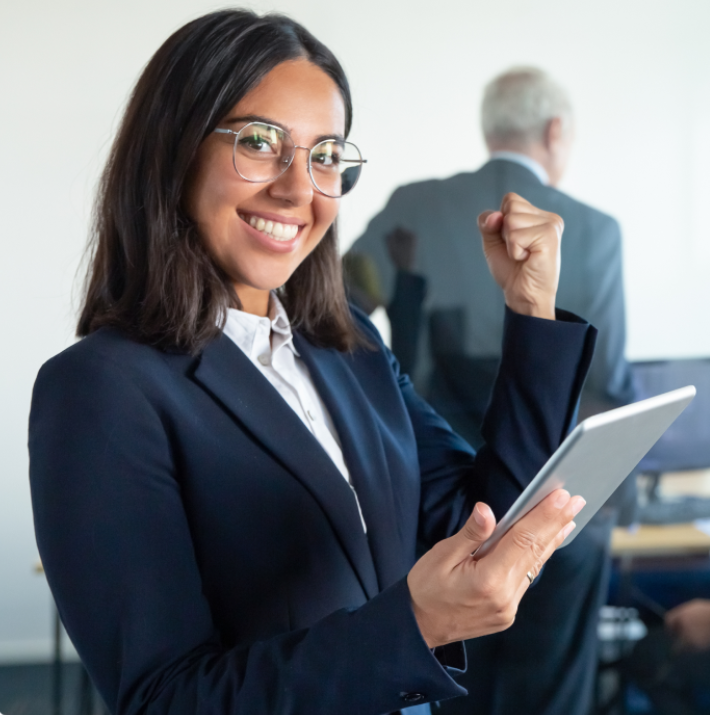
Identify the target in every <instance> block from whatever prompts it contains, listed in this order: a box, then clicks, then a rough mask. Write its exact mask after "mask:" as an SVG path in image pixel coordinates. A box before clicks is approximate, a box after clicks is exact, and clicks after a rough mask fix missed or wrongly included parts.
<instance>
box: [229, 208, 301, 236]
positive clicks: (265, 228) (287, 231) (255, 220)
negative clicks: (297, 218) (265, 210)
mask: <svg viewBox="0 0 710 715" xmlns="http://www.w3.org/2000/svg"><path fill="white" fill-rule="evenodd" d="M237 215H238V216H239V218H240V219H241V220H242V221H245V222H246V223H248V224H249V225H250V226H251V227H252V228H255V229H256V230H257V231H260V232H261V233H264V234H266V235H267V236H268V237H269V238H273V239H274V240H276V241H291V240H293V239H294V238H296V236H297V235H298V229H299V228H300V226H299V225H298V224H295V223H279V222H278V221H267V220H266V219H263V218H261V217H259V216H248V215H247V214H242V213H238V214H237Z"/></svg>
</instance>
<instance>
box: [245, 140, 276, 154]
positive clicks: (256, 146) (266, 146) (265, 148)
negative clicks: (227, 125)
mask: <svg viewBox="0 0 710 715" xmlns="http://www.w3.org/2000/svg"><path fill="white" fill-rule="evenodd" d="M239 143H240V144H241V145H242V146H243V147H244V148H245V149H248V150H250V151H257V152H269V153H272V152H273V150H274V148H273V147H272V146H271V144H270V142H269V141H267V140H266V139H265V138H264V137H260V136H250V137H243V138H241V139H240V140H239Z"/></svg>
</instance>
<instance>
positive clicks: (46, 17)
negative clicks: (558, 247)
mask: <svg viewBox="0 0 710 715" xmlns="http://www.w3.org/2000/svg"><path fill="white" fill-rule="evenodd" d="M220 5H221V4H219V3H213V2H209V1H207V0H192V1H191V2H188V1H187V0H148V1H146V0H104V1H103V2H96V1H95V0H35V2H33V3H20V2H15V1H13V0H1V4H0V88H1V90H2V94H1V96H2V111H1V112H0V130H1V131H0V157H2V160H1V161H0V202H1V206H2V214H1V215H2V218H3V223H2V246H3V260H2V261H0V316H2V333H1V334H2V336H3V351H2V361H3V369H2V370H1V371H0V374H1V375H2V378H1V379H2V383H1V385H2V387H1V392H0V427H1V429H0V445H1V448H0V455H1V457H2V458H1V461H0V660H1V659H8V658H12V657H14V658H16V659H17V658H28V657H32V656H41V655H46V654H47V653H48V635H49V628H50V621H49V613H50V611H49V608H50V605H49V604H50V601H49V596H48V593H47V591H46V587H45V585H44V582H43V580H42V578H41V577H37V576H35V575H33V574H32V571H31V567H32V564H33V562H34V560H35V558H36V547H35V544H34V537H33V533H32V524H31V513H30V505H29V491H28V487H27V476H26V475H27V456H26V447H25V444H26V422H27V414H28V407H29V400H30V393H31V389H32V382H33V380H34V376H35V375H36V372H37V370H38V369H39V367H40V365H41V364H42V362H44V360H46V359H47V358H48V357H50V356H51V355H53V354H55V353H56V352H58V351H59V350H61V349H62V348H64V347H65V346H67V345H69V344H70V343H71V342H72V339H73V338H72V335H73V327H74V317H75V303H72V286H73V285H74V279H75V274H76V270H77V265H78V262H79V260H80V257H81V255H82V250H83V246H84V241H85V237H86V233H87V218H88V216H89V212H90V205H91V195H92V190H93V187H94V184H95V182H96V177H97V173H98V171H99V169H100V167H101V164H102V160H103V158H104V156H105V154H106V151H107V147H108V144H109V142H110V140H111V136H112V133H113V131H114V129H115V126H116V123H117V121H118V118H119V116H120V111H121V107H122V106H123V104H124V102H125V99H126V96H127V94H128V92H129V91H130V88H131V86H132V84H133V82H134V81H135V79H136V77H137V74H138V73H139V71H140V69H141V68H142V66H143V65H144V64H145V62H146V61H147V60H148V58H149V57H150V55H151V54H152V53H153V52H154V51H155V49H157V47H158V45H159V44H160V43H161V42H162V41H163V40H164V39H165V38H166V37H167V35H168V34H169V33H170V32H171V31H173V30H174V29H176V28H177V27H178V26H180V25H181V24H182V23H183V22H185V21H186V20H188V19H190V18H192V17H195V16H197V15H199V14H201V13H203V12H205V11H207V10H210V9H214V8H217V7H219V6H220ZM251 6H252V7H255V8H257V9H260V10H266V9H271V8H276V9H279V10H281V11H284V12H287V13H290V14H292V15H293V16H294V17H296V18H297V19H299V20H300V21H301V22H303V23H304V24H305V25H306V26H307V27H309V29H311V30H312V31H313V32H314V33H315V34H316V35H317V36H318V37H319V38H321V39H322V40H324V41H325V42H326V43H327V44H329V45H330V46H331V47H332V48H333V49H334V50H335V52H336V53H337V54H338V56H339V57H340V58H341V60H342V61H343V63H344V66H345V68H346V70H347V72H348V74H349V76H350V79H351V82H352V86H353V92H354V98H355V109H356V115H355V125H354V131H353V135H352V136H353V140H354V141H355V142H357V143H358V144H359V145H360V146H361V147H362V148H363V150H364V152H365V154H366V156H367V158H368V159H369V160H370V163H369V164H368V166H367V173H366V175H365V176H364V178H363V180H362V183H361V184H360V185H359V186H358V188H357V190H356V192H355V193H354V194H353V195H352V196H350V197H348V198H347V199H346V200H344V202H343V210H342V229H343V230H342V235H343V238H344V243H345V244H346V245H348V244H349V243H350V242H351V241H352V240H353V239H354V238H355V237H356V236H357V235H358V234H359V232H360V231H361V230H362V229H363V228H364V226H365V224H366V222H367V220H368V218H369V217H370V216H371V215H372V214H373V213H374V212H376V211H377V210H378V209H379V208H380V207H381V206H382V204H383V203H384V201H385V200H386V199H387V197H388V195H389V194H390V192H391V191H392V189H393V188H394V187H395V186H397V185H398V184H400V183H403V182H407V181H411V180H413V179H417V178H423V177H428V176H445V175H447V174H450V173H452V172H455V171H458V170H462V169H466V168H471V167H475V166H476V165H477V164H479V163H480V162H481V161H482V160H483V159H484V151H483V145H482V142H481V139H480V138H479V133H478V128H477V117H478V104H479V100H480V94H481V87H482V85H483V84H484V82H485V81H486V80H487V79H488V78H490V77H491V76H492V75H493V74H494V73H496V72H498V71H500V70H503V69H504V68H506V67H508V66H510V65H512V64H518V63H532V64H537V65H540V66H542V67H544V68H546V69H548V70H549V71H551V72H552V73H553V74H554V75H555V76H556V77H558V78H559V80H560V81H561V82H562V83H564V84H565V85H566V86H567V87H568V88H569V89H570V91H571V93H572V97H573V100H574V104H575V107H576V110H577V118H578V121H577V133H578V142H577V148H576V153H575V155H574V158H573V164H572V166H571V169H570V172H569V175H568V177H567V180H566V182H565V185H564V186H563V187H562V188H564V189H566V190H568V191H569V192H571V193H572V194H574V195H576V196H577V197H579V198H581V199H582V200H585V201H587V202H589V203H591V204H593V205H595V206H597V207H599V208H601V209H603V210H606V211H608V212H610V213H612V214H614V215H615V216H616V217H617V218H619V220H620V221H621V223H622V227H623V229H624V235H625V241H626V243H625V257H626V282H627V295H628V319H629V345H628V353H629V356H630V357H632V358H642V357H661V356H685V355H710V329H709V328H710V321H709V320H708V318H707V315H706V306H707V305H708V304H709V303H710V301H709V300H708V299H709V298H710V282H709V281H708V280H707V273H708V268H709V267H710V235H709V234H710V229H709V228H708V226H710V223H709V221H708V212H707V209H706V207H707V206H708V199H707V197H708V196H710V174H709V173H708V167H710V137H709V136H708V129H709V128H710V127H709V126H708V117H709V116H710V80H709V78H710V56H709V52H708V49H707V48H708V44H707V39H706V33H707V29H708V27H709V26H710V3H708V2H707V1H706V0H595V1H594V2H576V1H574V0H537V1H536V2H530V1H529V0H497V1H496V2H490V1H486V2H483V1H481V0H438V1H437V2H436V3H431V4H430V3H424V2H422V1H421V0H408V1H406V2H405V0H390V2H382V0H359V1H358V2H356V3H352V2H348V3H345V2H342V3H338V2H334V1H333V0H292V1H291V2H289V1H288V0H281V1H280V2H275V3H269V2H255V3H251ZM452 123H458V125H459V126H460V127H461V128H462V129H463V130H464V131H463V132H462V134H463V136H466V132H468V136H467V137H466V141H464V143H463V144H462V143H460V142H459V141H456V142H454V141H452V142H450V143H448V144H442V142H441V141H440V140H439V139H438V138H436V139H435V140H434V141H432V142H431V143H427V141H426V138H427V136H428V134H433V135H436V134H437V133H438V132H437V127H439V126H442V125H445V126H447V127H451V125H452ZM458 136H461V134H459V135H458Z"/></svg>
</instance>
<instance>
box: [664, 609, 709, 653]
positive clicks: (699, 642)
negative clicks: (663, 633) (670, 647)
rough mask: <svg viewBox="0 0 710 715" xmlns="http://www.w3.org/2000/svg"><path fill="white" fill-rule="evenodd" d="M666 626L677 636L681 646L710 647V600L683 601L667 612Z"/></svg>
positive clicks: (700, 648)
mask: <svg viewBox="0 0 710 715" xmlns="http://www.w3.org/2000/svg"><path fill="white" fill-rule="evenodd" d="M666 628H668V630H669V631H670V632H671V633H672V634H673V635H674V636H675V637H676V640H677V642H678V644H679V645H680V646H681V648H685V649H686V650H707V649H708V648H710V601H708V600H704V599H700V598H696V599H695V600H693V601H688V602H687V603H681V605H680V606H676V607H675V608H673V609H672V610H670V611H668V613H666Z"/></svg>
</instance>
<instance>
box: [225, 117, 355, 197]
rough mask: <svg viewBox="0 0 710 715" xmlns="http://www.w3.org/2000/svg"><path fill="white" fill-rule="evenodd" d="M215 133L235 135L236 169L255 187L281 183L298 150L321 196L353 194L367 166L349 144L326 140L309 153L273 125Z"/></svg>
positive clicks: (338, 140)
mask: <svg viewBox="0 0 710 715" xmlns="http://www.w3.org/2000/svg"><path fill="white" fill-rule="evenodd" d="M214 131H215V133H217V134H232V135H234V147H233V149H232V162H233V163H234V169H235V170H236V172H237V174H239V176H241V177H242V179H244V180H245V181H251V182H252V183H263V182H267V181H274V179H278V177H279V176H281V174H283V173H284V171H286V169H288V167H289V166H291V164H292V163H293V157H294V156H295V155H296V149H305V150H306V151H307V152H308V173H309V175H310V177H311V181H312V182H313V186H315V187H316V189H317V190H318V191H319V192H320V193H321V194H324V195H325V196H329V197H330V198H333V199H337V198H340V197H341V196H344V195H345V194H347V193H348V192H349V191H351V190H352V188H353V187H354V186H355V184H356V183H357V180H358V179H359V178H360V172H361V171H362V165H363V164H365V163H366V162H367V159H363V158H362V155H361V154H360V150H359V149H358V148H357V147H356V146H355V145H354V144H352V143H350V142H346V141H341V140H340V139H325V140H324V141H322V142H318V144H316V145H315V146H314V147H313V148H312V149H309V148H308V147H307V146H298V145H297V144H295V143H294V141H293V139H292V138H291V135H290V134H289V133H288V132H287V131H286V130H284V129H281V128H280V127H275V126H274V125H273V124H265V123H263V122H249V124H246V125H245V126H243V127H242V128H241V129H240V130H239V131H238V132H235V131H232V130H231V129H215V130H214Z"/></svg>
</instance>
